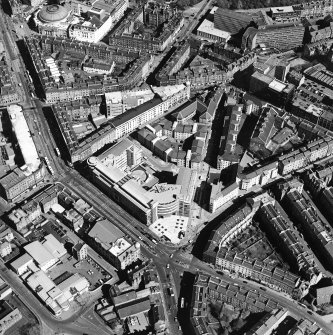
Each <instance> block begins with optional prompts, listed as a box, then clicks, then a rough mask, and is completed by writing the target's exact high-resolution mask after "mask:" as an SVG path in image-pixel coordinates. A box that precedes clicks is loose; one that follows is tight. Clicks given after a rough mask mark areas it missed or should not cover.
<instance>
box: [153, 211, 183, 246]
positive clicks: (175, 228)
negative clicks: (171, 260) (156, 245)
mask: <svg viewBox="0 0 333 335" xmlns="http://www.w3.org/2000/svg"><path fill="white" fill-rule="evenodd" d="M188 222H189V218H188V217H185V216H178V215H171V216H168V217H165V218H160V219H158V220H156V221H155V222H154V223H153V224H151V225H150V226H149V229H150V230H151V231H152V232H154V233H155V234H156V235H157V236H159V237H163V236H165V237H166V238H167V239H168V240H170V241H171V243H173V244H176V243H179V242H180V240H181V238H179V233H180V232H181V231H183V232H186V230H187V226H188Z"/></svg>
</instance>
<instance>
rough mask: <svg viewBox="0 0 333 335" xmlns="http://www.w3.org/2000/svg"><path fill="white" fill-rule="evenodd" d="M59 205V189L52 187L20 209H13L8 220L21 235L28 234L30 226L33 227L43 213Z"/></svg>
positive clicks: (38, 194) (39, 193)
mask: <svg viewBox="0 0 333 335" xmlns="http://www.w3.org/2000/svg"><path fill="white" fill-rule="evenodd" d="M57 203H58V187H57V186H50V187H48V188H46V189H45V190H42V191H41V192H38V193H37V194H36V195H35V196H34V197H33V198H32V199H31V200H29V201H27V202H26V203H24V204H23V205H21V207H20V208H17V209H13V210H12V211H11V212H10V213H9V215H8V218H9V220H10V221H11V222H12V223H13V224H14V225H15V227H16V229H17V230H18V231H19V232H20V233H23V234H26V233H28V226H31V224H33V222H34V221H35V220H36V219H38V218H39V217H40V216H41V214H42V213H47V212H48V211H49V210H50V209H51V207H52V206H53V205H54V204H57Z"/></svg>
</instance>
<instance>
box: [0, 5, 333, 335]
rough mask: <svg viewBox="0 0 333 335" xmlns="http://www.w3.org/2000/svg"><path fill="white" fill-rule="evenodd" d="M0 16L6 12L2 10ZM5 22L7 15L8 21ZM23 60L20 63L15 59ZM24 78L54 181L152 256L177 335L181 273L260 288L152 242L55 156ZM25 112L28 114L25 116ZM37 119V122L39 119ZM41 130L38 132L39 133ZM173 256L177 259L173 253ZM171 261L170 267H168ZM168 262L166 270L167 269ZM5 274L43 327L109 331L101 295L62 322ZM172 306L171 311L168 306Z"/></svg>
mask: <svg viewBox="0 0 333 335" xmlns="http://www.w3.org/2000/svg"><path fill="white" fill-rule="evenodd" d="M211 2H212V1H208V2H207V4H206V5H205V6H204V7H203V8H202V9H201V10H200V11H199V13H198V15H197V17H196V18H194V20H193V22H192V23H191V24H189V25H188V26H187V28H186V30H185V31H183V32H182V33H184V34H188V33H189V32H190V31H191V30H192V29H193V28H194V26H195V25H196V24H197V23H198V20H199V17H201V16H202V14H203V13H205V11H206V10H208V8H209V6H210V5H211ZM0 13H1V14H0V15H3V14H2V12H1V11H0ZM5 20H7V19H5ZM5 20H1V18H0V22H2V23H1V25H0V29H1V30H2V31H3V32H4V33H5V36H6V38H5V39H4V42H5V44H6V48H8V50H9V54H10V58H11V59H12V60H14V64H16V65H15V69H16V71H18V73H20V71H22V69H24V66H23V62H22V59H21V57H20V56H19V55H18V50H17V47H16V45H15V41H14V38H13V36H12V34H11V32H10V31H6V27H5V26H4V22H6V21H5ZM16 59H19V62H16V61H15V60H16ZM20 80H22V94H24V96H25V99H24V101H23V104H22V105H23V106H24V107H25V108H26V110H27V113H30V115H28V116H27V119H28V124H29V128H30V129H33V130H34V132H35V139H34V140H35V143H36V146H37V147H38V148H39V149H40V153H41V155H42V156H47V157H48V158H49V160H50V162H51V164H52V166H53V169H54V171H55V172H56V174H57V176H61V177H60V178H54V180H55V181H57V180H58V181H59V182H62V183H64V185H65V186H66V187H68V188H69V189H70V190H72V191H73V192H75V193H77V194H78V195H80V196H81V197H82V198H83V199H84V200H86V201H87V202H89V203H90V204H92V205H93V206H94V207H95V209H96V210H97V211H98V212H99V213H100V214H102V215H103V216H105V217H106V218H107V219H109V220H110V221H111V222H113V223H114V224H115V225H116V226H117V227H119V228H120V229H122V230H123V231H125V232H126V233H127V234H128V235H129V236H131V238H133V239H134V240H136V241H138V242H140V243H141V247H142V250H143V253H144V254H145V255H146V256H147V257H150V258H152V259H153V261H154V264H156V267H157V272H158V275H159V278H160V284H161V286H162V288H163V292H162V294H163V301H164V304H165V305H166V306H165V307H166V313H165V314H166V317H167V320H166V321H167V326H168V327H169V328H170V332H169V333H170V334H177V333H178V332H179V331H178V323H177V322H175V316H176V315H177V310H178V309H177V307H176V306H177V304H178V301H179V299H180V281H181V278H180V275H181V274H182V272H183V271H189V272H192V273H196V272H197V271H202V272H205V273H208V274H210V275H212V276H217V277H221V278H223V280H225V281H226V282H229V283H233V284H238V285H240V286H242V287H244V288H247V289H258V288H259V284H257V283H254V282H250V281H248V282H247V283H244V282H243V281H242V280H241V279H236V278H231V277H228V276H227V275H223V276H221V275H219V274H217V273H216V271H215V270H213V269H212V268H211V267H210V266H208V265H207V264H205V263H203V262H201V261H199V260H197V259H195V258H193V259H192V260H191V261H189V260H187V259H186V258H185V257H184V255H183V254H182V253H181V252H180V251H177V250H176V248H175V247H170V246H165V245H163V244H160V243H159V244H158V245H156V244H155V243H153V242H152V239H156V237H155V236H153V235H152V233H151V232H150V231H149V228H148V227H146V226H145V225H144V224H142V223H140V222H138V221H137V220H136V219H135V218H133V217H132V216H131V215H129V214H128V213H126V212H125V211H124V210H123V209H122V208H121V207H120V206H118V205H117V204H116V203H114V202H113V201H112V200H111V199H109V198H108V197H107V196H106V195H104V194H103V193H102V192H101V191H100V190H99V189H98V188H96V187H95V186H94V185H92V184H91V183H90V182H89V181H87V180H85V179H84V178H83V177H81V176H80V175H79V174H78V173H77V172H76V171H73V170H71V169H68V168H67V167H66V166H65V164H64V162H63V161H61V160H60V159H59V158H57V157H56V155H55V152H54V148H55V142H54V139H53V137H52V135H51V131H50V129H49V125H48V123H47V121H46V119H45V116H44V114H43V111H42V105H41V104H40V102H39V101H35V100H33V99H31V97H30V95H29V89H28V86H27V83H26V81H25V80H24V76H22V74H21V75H20ZM27 113H26V115H27ZM35 120H37V122H36V121H35ZM39 133H40V134H39ZM171 254H173V257H171ZM168 264H169V265H168ZM167 265H168V268H167ZM0 270H1V276H2V277H3V278H4V280H6V281H7V282H8V283H10V285H11V286H12V288H13V290H14V291H15V292H16V293H17V294H18V295H19V296H20V298H21V299H22V301H23V302H24V303H25V304H26V305H27V306H28V307H29V308H30V309H31V311H32V312H34V314H35V315H36V316H37V317H38V319H39V320H40V321H41V322H42V323H43V325H44V326H46V327H48V328H51V329H53V330H54V331H56V332H65V333H68V334H72V335H82V334H83V333H86V334H89V335H90V334H91V335H92V334H109V332H108V329H107V328H106V326H105V325H104V324H103V322H101V320H100V319H99V318H98V317H97V316H96V315H95V314H94V311H93V308H94V302H95V301H94V300H95V299H96V298H97V297H92V298H91V300H90V301H89V303H87V304H86V305H85V306H84V307H83V308H82V309H81V310H80V311H78V312H77V313H75V314H74V315H73V316H72V317H70V318H68V319H66V320H59V319H57V318H55V317H54V316H53V315H52V314H51V312H50V311H49V310H48V309H47V308H46V307H45V306H44V305H42V303H41V302H40V301H39V300H38V298H36V297H35V296H34V294H33V293H32V292H31V291H30V290H29V289H28V288H27V287H25V285H24V284H23V283H22V281H21V280H20V279H19V278H18V277H17V276H16V275H15V274H14V273H13V272H12V271H10V270H8V269H7V268H6V267H5V266H4V265H3V264H0ZM170 287H171V288H173V292H174V294H175V295H174V296H170V294H169V291H168V288H170ZM261 294H262V295H265V296H267V297H269V298H271V299H274V300H275V301H277V302H278V303H279V304H280V305H282V306H284V307H286V308H287V309H288V310H289V311H291V312H292V313H294V314H295V316H296V317H299V318H307V319H309V320H311V321H313V322H316V323H317V324H318V325H319V326H321V327H322V329H324V330H326V331H327V332H329V333H332V330H331V327H330V325H328V324H327V323H325V322H323V321H322V319H321V318H320V317H319V316H317V315H316V314H315V313H313V315H309V314H308V310H307V309H306V308H303V307H302V306H300V305H298V304H297V302H294V301H292V300H291V299H289V298H286V297H285V296H283V295H281V294H279V293H277V292H275V291H272V290H270V289H267V291H265V292H261ZM169 305H170V309H169Z"/></svg>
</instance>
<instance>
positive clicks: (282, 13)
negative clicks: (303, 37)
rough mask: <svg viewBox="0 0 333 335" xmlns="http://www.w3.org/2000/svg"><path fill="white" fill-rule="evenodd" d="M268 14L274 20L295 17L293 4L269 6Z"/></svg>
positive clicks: (278, 20) (279, 20)
mask: <svg viewBox="0 0 333 335" xmlns="http://www.w3.org/2000/svg"><path fill="white" fill-rule="evenodd" d="M269 14H270V16H271V17H272V19H273V20H274V21H277V22H281V21H284V20H285V19H291V18H296V13H295V11H294V8H293V6H282V7H271V9H270V11H269Z"/></svg>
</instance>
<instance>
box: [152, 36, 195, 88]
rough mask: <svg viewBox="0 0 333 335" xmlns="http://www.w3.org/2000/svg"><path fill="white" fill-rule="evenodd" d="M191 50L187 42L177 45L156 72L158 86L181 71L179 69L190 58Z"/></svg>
mask: <svg viewBox="0 0 333 335" xmlns="http://www.w3.org/2000/svg"><path fill="white" fill-rule="evenodd" d="M190 51H191V48H190V45H189V44H188V43H187V42H185V43H184V44H182V45H180V46H177V47H176V49H175V50H174V51H173V53H172V54H171V56H170V58H169V59H168V61H167V62H166V63H165V64H164V66H163V67H162V68H161V70H160V71H159V72H158V73H157V74H156V77H155V80H156V82H157V85H158V86H161V83H163V82H165V81H167V80H168V77H169V76H172V75H174V74H176V73H177V72H179V70H180V69H181V68H182V66H183V65H184V64H185V62H186V60H187V59H188V58H189V56H190Z"/></svg>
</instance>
